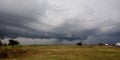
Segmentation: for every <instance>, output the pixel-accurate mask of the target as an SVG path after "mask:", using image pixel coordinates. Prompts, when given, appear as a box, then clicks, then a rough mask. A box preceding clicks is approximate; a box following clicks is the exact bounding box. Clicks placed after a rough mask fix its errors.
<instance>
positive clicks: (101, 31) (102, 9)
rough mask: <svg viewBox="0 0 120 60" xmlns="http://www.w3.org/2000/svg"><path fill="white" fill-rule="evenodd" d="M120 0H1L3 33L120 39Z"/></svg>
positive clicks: (1, 27) (89, 40)
mask: <svg viewBox="0 0 120 60" xmlns="http://www.w3.org/2000/svg"><path fill="white" fill-rule="evenodd" d="M119 3H120V1H119V0H64V1H62V0H20V1H18V0H0V33H1V34H2V35H16V37H21V36H23V35H30V34H33V35H35V34H37V35H40V34H44V33H45V32H52V33H66V34H80V35H87V36H88V39H87V40H86V41H85V42H87V43H88V42H101V41H102V42H110V43H111V42H114V41H117V42H120V38H119V37H120V28H119V26H120V21H119V20H120V6H119ZM43 32H44V33H43Z"/></svg>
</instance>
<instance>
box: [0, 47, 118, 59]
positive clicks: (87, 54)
mask: <svg viewBox="0 0 120 60" xmlns="http://www.w3.org/2000/svg"><path fill="white" fill-rule="evenodd" d="M0 60H120V48H118V47H112V46H77V45H43V46H1V47H0Z"/></svg>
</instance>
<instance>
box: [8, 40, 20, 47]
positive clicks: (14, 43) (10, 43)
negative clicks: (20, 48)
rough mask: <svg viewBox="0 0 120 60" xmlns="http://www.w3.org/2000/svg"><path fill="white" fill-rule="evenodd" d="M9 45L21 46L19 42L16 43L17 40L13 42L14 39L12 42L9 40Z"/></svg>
mask: <svg viewBox="0 0 120 60" xmlns="http://www.w3.org/2000/svg"><path fill="white" fill-rule="evenodd" d="M9 45H12V46H14V45H19V42H18V41H15V40H13V39H10V40H9Z"/></svg>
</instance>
